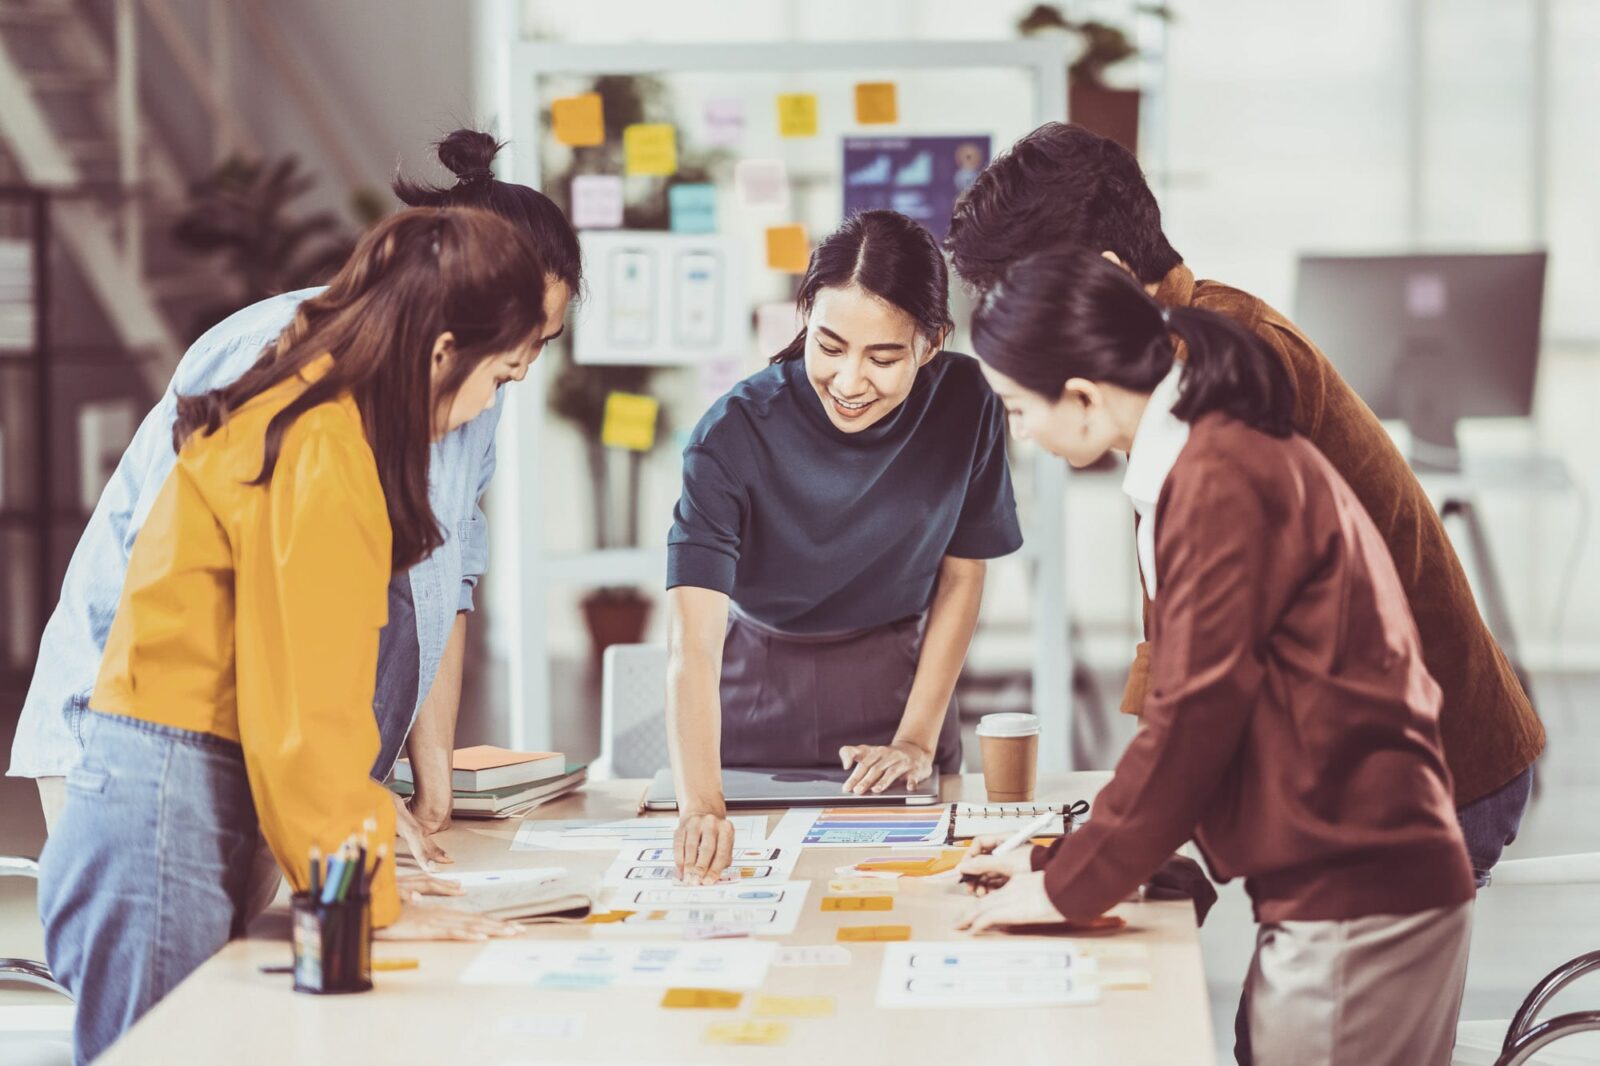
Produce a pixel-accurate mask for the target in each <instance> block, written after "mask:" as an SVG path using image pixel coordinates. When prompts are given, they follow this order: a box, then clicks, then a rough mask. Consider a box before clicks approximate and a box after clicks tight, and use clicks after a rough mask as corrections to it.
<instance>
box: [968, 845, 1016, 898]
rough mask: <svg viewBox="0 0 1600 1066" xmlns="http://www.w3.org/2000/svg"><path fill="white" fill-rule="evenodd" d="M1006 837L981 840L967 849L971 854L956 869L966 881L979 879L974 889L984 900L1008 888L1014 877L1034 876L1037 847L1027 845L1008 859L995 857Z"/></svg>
mask: <svg viewBox="0 0 1600 1066" xmlns="http://www.w3.org/2000/svg"><path fill="white" fill-rule="evenodd" d="M1004 840H1005V837H1003V836H988V837H977V838H976V839H974V840H973V841H972V844H971V845H970V846H969V847H968V848H967V854H966V857H965V858H964V859H962V860H961V865H960V866H958V867H956V873H958V874H960V875H961V876H962V877H976V878H978V882H977V883H976V884H974V885H972V886H971V887H972V892H973V894H974V895H978V896H982V895H985V894H986V893H989V892H992V891H994V890H995V889H997V888H999V887H1000V886H1001V885H1004V884H1005V883H1006V882H1007V881H1009V880H1011V879H1012V878H1013V877H1021V876H1022V875H1023V874H1027V873H1032V872H1033V845H1031V844H1025V845H1023V846H1022V847H1020V848H1016V849H1013V850H1012V851H1009V852H1007V853H1006V854H1004V855H996V854H994V849H995V848H998V847H999V846H1000V844H1001V842H1002V841H1004Z"/></svg>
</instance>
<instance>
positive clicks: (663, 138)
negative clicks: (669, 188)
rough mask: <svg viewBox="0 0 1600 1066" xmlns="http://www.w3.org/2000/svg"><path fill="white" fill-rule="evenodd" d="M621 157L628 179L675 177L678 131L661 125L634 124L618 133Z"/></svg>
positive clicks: (652, 123) (654, 123) (676, 170)
mask: <svg viewBox="0 0 1600 1066" xmlns="http://www.w3.org/2000/svg"><path fill="white" fill-rule="evenodd" d="M622 157H623V168H624V169H625V170H626V171H627V172H628V174H629V175H636V174H653V175H656V176H657V177H666V176H668V175H670V174H676V173H677V172H678V131H677V130H676V129H675V128H674V127H672V126H670V125H668V124H666V123H665V122H639V123H635V124H634V125H632V126H629V127H628V128H627V129H625V130H623V131H622Z"/></svg>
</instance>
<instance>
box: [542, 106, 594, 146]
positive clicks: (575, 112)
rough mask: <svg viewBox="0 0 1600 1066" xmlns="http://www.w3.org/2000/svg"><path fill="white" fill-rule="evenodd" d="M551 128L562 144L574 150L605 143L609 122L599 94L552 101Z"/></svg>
mask: <svg viewBox="0 0 1600 1066" xmlns="http://www.w3.org/2000/svg"><path fill="white" fill-rule="evenodd" d="M550 126H551V129H552V130H553V131H554V132H555V135H556V140H558V141H560V142H561V143H562V144H570V145H572V146H573V147H575V148H586V147H592V146H594V145H597V144H604V143H605V140H606V122H605V112H604V109H603V107H602V105H601V103H600V94H599V93H584V94H583V95H582V96H566V97H563V98H561V99H560V100H554V101H551V104H550Z"/></svg>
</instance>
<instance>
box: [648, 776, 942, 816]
mask: <svg viewBox="0 0 1600 1066" xmlns="http://www.w3.org/2000/svg"><path fill="white" fill-rule="evenodd" d="M849 777H850V771H849V770H839V769H833V768H831V767H825V766H824V767H816V768H812V767H752V766H744V767H724V768H723V771H722V795H723V797H724V798H725V800H726V801H727V804H728V806H729V808H737V807H848V806H852V805H861V806H879V807H882V806H885V805H894V804H905V805H907V806H924V805H929V804H935V803H938V802H939V771H938V770H937V769H935V770H934V771H933V774H932V776H931V777H929V778H928V780H926V781H924V782H922V783H921V784H919V785H918V786H917V787H916V788H913V789H907V788H906V787H905V785H904V783H903V782H902V783H900V784H896V785H894V786H893V787H891V788H887V789H885V790H884V791H882V792H869V793H867V794H866V795H865V796H857V795H855V794H854V793H851V792H845V791H844V783H845V781H847V780H848V779H849ZM644 809H645V810H647V811H675V810H677V809H678V799H677V796H676V795H675V793H674V789H673V785H672V771H671V770H662V771H659V772H658V773H657V774H656V776H655V779H654V780H653V781H651V782H650V789H649V791H648V792H646V793H645V797H644Z"/></svg>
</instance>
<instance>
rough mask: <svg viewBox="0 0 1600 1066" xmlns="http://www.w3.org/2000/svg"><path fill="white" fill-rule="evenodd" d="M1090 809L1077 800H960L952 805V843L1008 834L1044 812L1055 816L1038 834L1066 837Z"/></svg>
mask: <svg viewBox="0 0 1600 1066" xmlns="http://www.w3.org/2000/svg"><path fill="white" fill-rule="evenodd" d="M1088 812H1089V805H1088V804H1087V803H1085V802H1084V801H1082V800H1079V801H1078V802H1077V803H1062V804H1037V803H956V804H952V805H951V808H950V842H951V843H952V844H953V843H955V842H956V841H958V840H971V839H972V838H973V837H986V836H995V835H999V836H1008V835H1010V834H1011V833H1015V832H1016V831H1017V830H1019V829H1025V828H1027V826H1028V824H1029V823H1031V822H1032V821H1033V820H1034V819H1036V818H1038V817H1039V816H1040V815H1042V814H1053V815H1055V818H1054V819H1053V820H1052V821H1050V822H1048V823H1046V825H1045V827H1044V828H1043V829H1040V830H1038V831H1037V832H1036V833H1035V834H1034V835H1035V836H1041V837H1062V836H1066V835H1067V834H1068V833H1070V832H1071V831H1072V825H1073V823H1074V821H1076V820H1077V819H1079V818H1081V817H1083V816H1084V815H1085V814H1087V813H1088Z"/></svg>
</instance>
